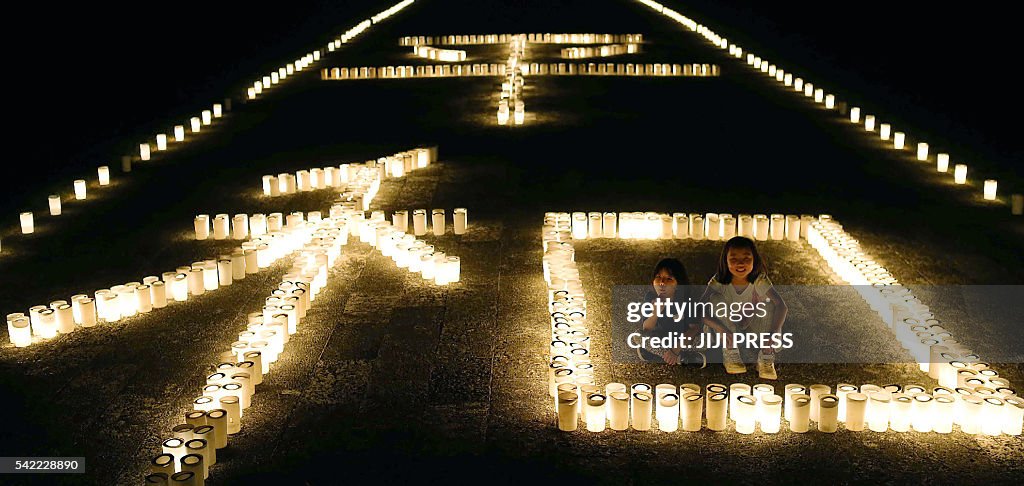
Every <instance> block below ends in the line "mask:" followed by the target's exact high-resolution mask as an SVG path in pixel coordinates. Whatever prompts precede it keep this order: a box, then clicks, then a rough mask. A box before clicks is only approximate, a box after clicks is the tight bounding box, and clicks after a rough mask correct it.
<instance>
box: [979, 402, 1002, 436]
mask: <svg viewBox="0 0 1024 486" xmlns="http://www.w3.org/2000/svg"><path fill="white" fill-rule="evenodd" d="M984 401H985V403H984V404H983V405H982V407H983V411H982V413H983V414H984V418H983V419H982V421H981V432H982V433H983V434H985V435H989V436H997V435H999V434H1001V433H1002V432H1003V414H1004V412H1003V408H1004V407H1005V406H1006V405H1005V404H1004V403H1003V400H1002V399H1000V398H998V397H986V398H985V399H984Z"/></svg>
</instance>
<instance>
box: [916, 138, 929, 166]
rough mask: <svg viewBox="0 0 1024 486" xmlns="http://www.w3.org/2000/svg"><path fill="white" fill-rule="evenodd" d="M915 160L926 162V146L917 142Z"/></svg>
mask: <svg viewBox="0 0 1024 486" xmlns="http://www.w3.org/2000/svg"><path fill="white" fill-rule="evenodd" d="M917 160H921V161H925V160H928V144H927V143H924V142H919V143H918V144H917Z"/></svg>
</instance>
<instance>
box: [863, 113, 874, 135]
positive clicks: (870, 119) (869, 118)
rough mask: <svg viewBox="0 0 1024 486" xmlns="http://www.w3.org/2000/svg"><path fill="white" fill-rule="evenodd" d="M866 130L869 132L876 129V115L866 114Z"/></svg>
mask: <svg viewBox="0 0 1024 486" xmlns="http://www.w3.org/2000/svg"><path fill="white" fill-rule="evenodd" d="M864 130H866V131H869V132H873V131H875V115H865V116H864Z"/></svg>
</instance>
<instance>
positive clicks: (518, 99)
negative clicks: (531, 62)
mask: <svg viewBox="0 0 1024 486" xmlns="http://www.w3.org/2000/svg"><path fill="white" fill-rule="evenodd" d="M525 57H526V35H525V34H520V35H519V36H518V37H515V38H513V39H512V40H511V41H509V43H508V60H507V61H505V79H504V80H503V81H502V82H501V91H500V92H499V93H498V125H508V114H509V108H510V106H509V105H511V109H512V122H513V123H515V124H516V125H522V124H523V122H524V121H525V120H526V101H524V100H523V84H524V83H525V79H524V77H523V72H522V60H523V59H524V58H525Z"/></svg>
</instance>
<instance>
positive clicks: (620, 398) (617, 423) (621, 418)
mask: <svg viewBox="0 0 1024 486" xmlns="http://www.w3.org/2000/svg"><path fill="white" fill-rule="evenodd" d="M606 394H607V395H606V396H607V397H608V401H607V408H608V410H607V415H608V428H610V429H612V430H626V429H628V428H629V393H628V392H626V386H625V385H622V389H621V390H620V389H616V390H613V391H607V390H606Z"/></svg>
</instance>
